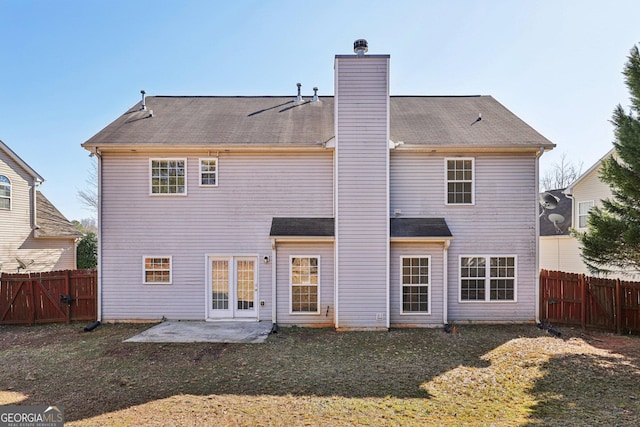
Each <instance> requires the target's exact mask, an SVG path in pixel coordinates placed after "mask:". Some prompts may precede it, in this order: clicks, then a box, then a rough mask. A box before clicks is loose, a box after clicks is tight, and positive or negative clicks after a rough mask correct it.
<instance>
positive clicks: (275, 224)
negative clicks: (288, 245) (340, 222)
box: [269, 218, 335, 237]
mask: <svg viewBox="0 0 640 427" xmlns="http://www.w3.org/2000/svg"><path fill="white" fill-rule="evenodd" d="M334 228H335V226H334V220H333V218H273V219H272V221H271V232H270V233H269V235H270V236H272V237H333V236H334V233H335V231H334Z"/></svg>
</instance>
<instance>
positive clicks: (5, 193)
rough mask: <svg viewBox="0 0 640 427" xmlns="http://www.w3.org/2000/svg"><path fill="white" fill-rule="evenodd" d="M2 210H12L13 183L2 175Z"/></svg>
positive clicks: (0, 193) (0, 198) (0, 200)
mask: <svg viewBox="0 0 640 427" xmlns="http://www.w3.org/2000/svg"><path fill="white" fill-rule="evenodd" d="M0 209H11V181H9V178H7V177H6V176H4V175H0Z"/></svg>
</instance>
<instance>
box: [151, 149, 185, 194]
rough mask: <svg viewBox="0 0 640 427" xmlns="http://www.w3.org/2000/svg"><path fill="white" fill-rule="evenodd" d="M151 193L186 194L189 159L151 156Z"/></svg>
mask: <svg viewBox="0 0 640 427" xmlns="http://www.w3.org/2000/svg"><path fill="white" fill-rule="evenodd" d="M149 195H150V196H186V195H187V159H186V158H150V159H149Z"/></svg>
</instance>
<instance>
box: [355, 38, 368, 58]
mask: <svg viewBox="0 0 640 427" xmlns="http://www.w3.org/2000/svg"><path fill="white" fill-rule="evenodd" d="M353 51H354V52H355V53H356V55H358V56H364V54H365V53H367V52H368V51H369V43H367V41H366V40H365V39H358V40H356V41H354V42H353Z"/></svg>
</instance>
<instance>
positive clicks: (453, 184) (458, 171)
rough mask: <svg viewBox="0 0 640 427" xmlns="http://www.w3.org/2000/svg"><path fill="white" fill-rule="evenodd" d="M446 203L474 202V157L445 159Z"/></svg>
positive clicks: (464, 203) (469, 203)
mask: <svg viewBox="0 0 640 427" xmlns="http://www.w3.org/2000/svg"><path fill="white" fill-rule="evenodd" d="M445 162H446V167H447V173H446V183H447V188H446V194H447V198H446V203H447V204H448V205H472V204H473V203H474V197H473V195H474V159H472V158H460V159H458V158H456V159H445Z"/></svg>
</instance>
